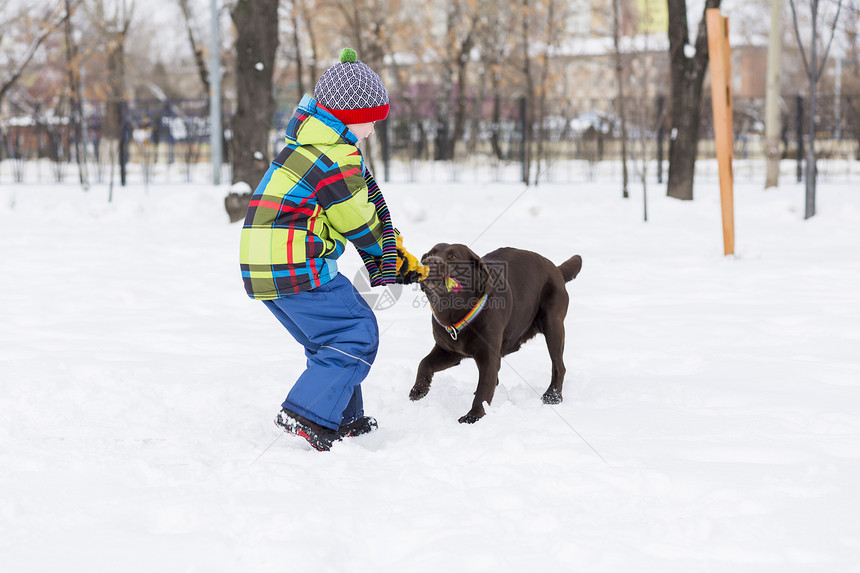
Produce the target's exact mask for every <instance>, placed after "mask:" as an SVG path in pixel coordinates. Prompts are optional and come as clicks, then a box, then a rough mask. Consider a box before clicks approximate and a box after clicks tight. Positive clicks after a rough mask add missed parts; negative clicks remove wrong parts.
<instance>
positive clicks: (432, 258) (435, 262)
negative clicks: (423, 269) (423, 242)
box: [421, 253, 443, 267]
mask: <svg viewBox="0 0 860 573" xmlns="http://www.w3.org/2000/svg"><path fill="white" fill-rule="evenodd" d="M442 263H443V261H442V258H441V257H437V256H436V255H431V254H430V253H427V254H425V255H424V256H423V257H421V264H422V265H427V266H428V267H436V266H439V265H441V264H442Z"/></svg>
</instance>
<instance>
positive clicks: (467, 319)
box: [431, 294, 489, 340]
mask: <svg viewBox="0 0 860 573" xmlns="http://www.w3.org/2000/svg"><path fill="white" fill-rule="evenodd" d="M488 298H489V295H488V294H484V296H482V297H481V299H480V300H479V301H478V303H477V304H476V305H475V306H473V307H472V310H470V311H469V312H467V313H466V316H464V317H463V318H462V319H460V320H458V321H457V322H456V323H454V324H453V325H451V326H446V325H444V324H442V321H440V320H439V317H437V316H436V311H435V310H434V311H433V318H434V319H435V320H436V322H437V323H439V326H443V327H445V330H447V331H448V334H450V335H451V338H452V339H454V340H457V335H458V334H460V331H461V330H463V329H464V328H466V327H467V326H468V325H469V323H471V322H472V321H473V320H475V319H476V318H477V317H478V315H479V314H481V311H482V310H484V307H485V306H486V305H487V299H488ZM431 310H432V307H431Z"/></svg>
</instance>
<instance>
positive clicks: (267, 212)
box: [240, 48, 426, 451]
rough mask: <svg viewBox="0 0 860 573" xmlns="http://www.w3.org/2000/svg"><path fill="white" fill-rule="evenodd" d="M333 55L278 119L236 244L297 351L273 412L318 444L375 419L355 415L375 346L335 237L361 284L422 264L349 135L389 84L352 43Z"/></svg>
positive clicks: (369, 318) (380, 107)
mask: <svg viewBox="0 0 860 573" xmlns="http://www.w3.org/2000/svg"><path fill="white" fill-rule="evenodd" d="M340 60H341V61H340V63H338V64H335V65H334V66H332V67H331V68H329V69H328V70H326V71H325V72H324V73H323V75H322V76H321V77H320V79H319V81H318V82H317V84H316V87H315V88H314V97H313V98H312V97H310V96H307V95H306V96H304V97H303V98H302V100H301V102H300V103H299V107H298V109H297V110H296V112H295V115H294V116H293V118H292V119H291V120H290V122H289V123H288V124H287V129H286V146H285V147H284V149H283V150H282V151H281V152H280V153H279V154H278V157H277V158H276V159H275V160H274V161H273V162H272V165H271V166H270V167H269V169H268V171H267V172H266V174H265V175H264V176H263V179H262V180H261V181H260V183H259V185H257V189H256V190H255V191H254V194H253V196H252V197H251V202H250V205H249V208H248V214H247V216H246V217H245V224H244V226H243V227H242V236H241V244H240V263H241V269H242V277H243V281H244V283H245V290H246V291H247V293H248V296H250V297H251V298H254V299H257V300H262V301H263V303H264V304H265V305H266V307H267V308H268V309H269V310H270V311H271V312H272V314H274V315H275V317H276V318H277V319H278V320H279V321H280V322H281V324H283V325H284V327H285V328H286V329H287V330H288V331H289V332H290V334H291V335H292V336H293V337H294V338H295V339H296V340H297V341H298V342H299V343H300V344H302V345H303V346H304V347H305V355H306V356H307V369H306V370H305V371H304V372H303V373H302V375H301V376H299V379H298V380H297V381H296V383H295V384H294V386H293V388H292V390H290V392H289V395H288V396H287V398H286V400H285V401H284V403H283V404H282V409H281V411H280V412H279V413H278V415H277V417H276V418H275V424H277V425H278V426H279V427H281V428H282V429H283V430H284V431H286V432H287V433H290V434H294V435H297V436H301V437H302V438H304V439H306V440H307V441H308V442H309V443H310V444H311V446H313V447H314V448H316V449H317V450H321V451H325V450H329V449H330V448H331V445H332V443H333V442H335V441H338V440H341V439H343V438H345V437H351V436H357V435H360V434H365V433H367V432H370V431H372V430H374V429H375V428H376V427H377V423H376V420H375V419H373V418H372V417H370V416H365V415H364V409H363V402H362V397H361V387H360V384H361V381H362V380H364V378H365V377H366V376H367V374H368V372H369V370H370V366H371V364H373V360H374V358H375V357H376V350H377V347H378V343H379V329H378V327H377V324H376V317H375V316H374V314H373V311H372V310H371V309H370V307H369V306H368V304H367V303H366V302H365V301H364V299H363V298H362V297H361V295H359V293H358V292H357V291H356V289H355V287H353V285H352V283H350V282H349V280H348V279H347V278H346V277H344V276H343V275H341V274H339V273H338V272H337V258H338V257H339V256H340V255H341V254H342V253H343V251H344V247H345V244H346V241H347V240H349V241H350V242H352V243H353V244H354V245H355V246H356V248H357V249H358V251H359V254H360V255H361V257H362V260H363V261H364V264H365V266H366V267H367V270H368V272H369V274H370V281H371V285H374V286H377V285H385V284H390V283H393V282H400V283H410V282H415V281H416V280H420V279H421V278H423V277H424V276H426V270H425V269H423V267H420V265H419V264H418V261H417V260H416V259H415V257H413V256H412V255H410V254H409V253H407V252H406V251H404V250H403V249H402V240H401V238H400V237H399V236H398V234H397V231H396V230H395V229H394V227H393V225H392V223H391V217H390V216H389V214H388V208H387V206H386V204H385V199H384V198H383V197H382V193H381V192H380V191H379V187H378V186H377V185H376V182H375V181H374V179H373V176H372V175H371V174H370V172H369V171H368V170H367V168H366V167H365V165H364V160H363V158H362V155H361V151H360V150H359V149H358V147H357V144H358V142H359V141H361V140H362V139H364V138H366V137H368V136H370V135H372V134H373V132H374V124H375V123H376V122H377V121H380V120H383V119H385V118H386V117H387V116H388V107H389V106H388V92H387V91H386V90H385V87H384V86H383V84H382V80H381V79H380V78H379V76H378V75H376V73H375V72H373V70H371V69H370V68H369V67H368V66H367V65H366V64H364V63H363V62H360V61H357V58H356V54H355V52H354V51H353V50H350V49H349V48H347V49H344V50H343V52H341V58H340ZM422 274H423V276H422Z"/></svg>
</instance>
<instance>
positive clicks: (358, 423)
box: [337, 416, 379, 438]
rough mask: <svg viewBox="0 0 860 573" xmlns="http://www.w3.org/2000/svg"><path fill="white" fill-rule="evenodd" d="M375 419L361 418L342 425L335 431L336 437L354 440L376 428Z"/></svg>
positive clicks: (369, 417)
mask: <svg viewBox="0 0 860 573" xmlns="http://www.w3.org/2000/svg"><path fill="white" fill-rule="evenodd" d="M378 427H379V425H378V424H377V423H376V419H375V418H372V417H371V416H362V417H361V418H359V419H357V420H353V421H352V422H350V423H349V424H344V425H343V426H341V427H340V428H338V430H337V435H338V436H339V437H340V438H354V437H355V436H361V435H362V434H368V433H370V432H372V431H373V430H375V429H376V428H378Z"/></svg>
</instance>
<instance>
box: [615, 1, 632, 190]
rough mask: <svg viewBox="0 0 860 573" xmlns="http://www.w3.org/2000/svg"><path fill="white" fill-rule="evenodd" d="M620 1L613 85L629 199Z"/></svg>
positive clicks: (624, 187) (624, 186)
mask: <svg viewBox="0 0 860 573" xmlns="http://www.w3.org/2000/svg"><path fill="white" fill-rule="evenodd" d="M620 1H621V0H612V41H613V47H614V49H615V83H616V85H617V86H618V116H619V117H620V118H621V196H622V197H623V198H624V199H627V198H628V197H630V192H629V191H628V190H627V183H628V174H627V113H626V110H625V108H624V83H625V82H624V61H623V59H622V56H621V46H620V41H621V17H620V15H619V12H620V10H619V6H618V4H619V3H620Z"/></svg>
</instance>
